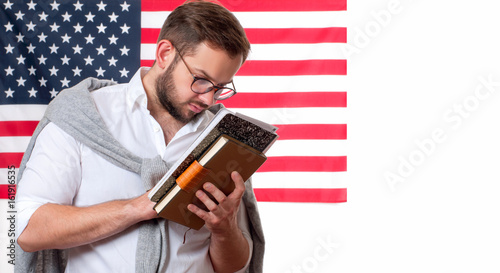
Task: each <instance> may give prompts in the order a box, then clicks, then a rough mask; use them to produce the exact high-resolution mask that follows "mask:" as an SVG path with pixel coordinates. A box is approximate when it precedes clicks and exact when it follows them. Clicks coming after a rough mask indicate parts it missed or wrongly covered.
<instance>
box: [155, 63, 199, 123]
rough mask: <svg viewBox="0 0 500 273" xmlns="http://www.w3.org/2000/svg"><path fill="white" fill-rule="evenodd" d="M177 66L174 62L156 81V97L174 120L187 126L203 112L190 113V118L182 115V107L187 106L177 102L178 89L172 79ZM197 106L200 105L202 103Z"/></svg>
mask: <svg viewBox="0 0 500 273" xmlns="http://www.w3.org/2000/svg"><path fill="white" fill-rule="evenodd" d="M176 64H177V62H175V61H174V62H172V63H171V64H170V66H169V67H168V68H167V70H166V71H165V73H163V74H162V75H160V76H159V77H158V78H157V79H156V95H157V96H158V100H159V102H160V104H161V105H162V106H163V108H165V110H167V112H168V113H169V114H170V115H171V116H172V117H173V118H175V119H176V120H177V121H180V122H182V123H184V124H186V123H188V122H190V121H191V120H193V119H194V118H196V117H197V116H198V115H199V114H201V113H203V111H202V112H200V113H195V112H190V113H191V115H189V116H184V115H183V114H182V107H183V106H184V105H186V104H181V103H180V102H178V101H176V99H177V96H176V95H177V89H176V88H175V84H174V81H173V77H172V74H173V71H174V68H175V66H176ZM196 104H197V105H200V103H196ZM200 107H203V108H206V107H207V105H200Z"/></svg>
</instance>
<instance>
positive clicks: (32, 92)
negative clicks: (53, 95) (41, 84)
mask: <svg viewBox="0 0 500 273" xmlns="http://www.w3.org/2000/svg"><path fill="white" fill-rule="evenodd" d="M37 92H38V91H37V90H35V88H34V87H31V90H28V93H30V98H31V97H35V98H36V93H37Z"/></svg>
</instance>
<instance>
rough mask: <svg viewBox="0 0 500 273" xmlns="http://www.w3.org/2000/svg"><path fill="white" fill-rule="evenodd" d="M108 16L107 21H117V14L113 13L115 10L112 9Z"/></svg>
mask: <svg viewBox="0 0 500 273" xmlns="http://www.w3.org/2000/svg"><path fill="white" fill-rule="evenodd" d="M108 16H109V22H110V23H111V22H117V23H118V21H116V19H117V18H118V15H116V14H115V12H114V11H113V13H112V14H111V15H108Z"/></svg>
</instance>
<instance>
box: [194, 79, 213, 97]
mask: <svg viewBox="0 0 500 273" xmlns="http://www.w3.org/2000/svg"><path fill="white" fill-rule="evenodd" d="M191 89H192V90H193V91H194V92H196V93H199V94H204V93H208V92H210V91H212V90H213V89H214V85H213V84H212V83H211V82H210V81H208V80H205V79H202V78H196V79H195V80H194V82H193V84H192V85H191Z"/></svg>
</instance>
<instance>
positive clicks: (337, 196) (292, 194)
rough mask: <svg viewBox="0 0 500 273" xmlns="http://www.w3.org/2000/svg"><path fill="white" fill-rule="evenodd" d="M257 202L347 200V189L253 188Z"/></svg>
mask: <svg viewBox="0 0 500 273" xmlns="http://www.w3.org/2000/svg"><path fill="white" fill-rule="evenodd" d="M253 190H254V192H255V198H257V201H259V202H316V203H342V202H347V189H345V188H340V189H267V188H255V189H253Z"/></svg>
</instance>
